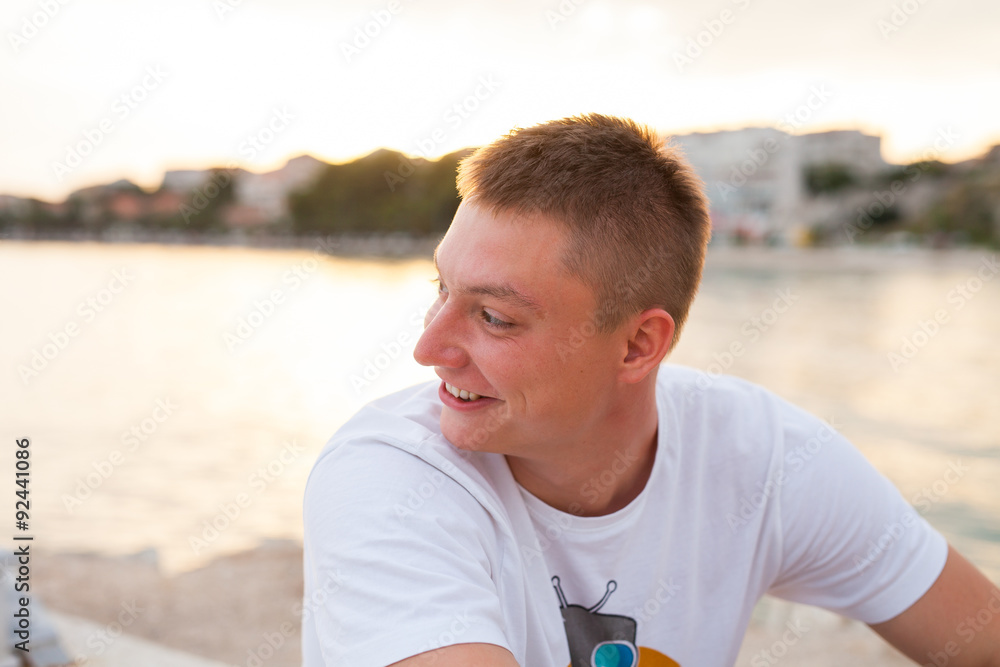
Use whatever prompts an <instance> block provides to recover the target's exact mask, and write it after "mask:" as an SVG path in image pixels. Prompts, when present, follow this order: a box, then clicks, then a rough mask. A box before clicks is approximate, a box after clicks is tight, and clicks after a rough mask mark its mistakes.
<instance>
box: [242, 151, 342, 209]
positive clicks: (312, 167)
mask: <svg viewBox="0 0 1000 667" xmlns="http://www.w3.org/2000/svg"><path fill="white" fill-rule="evenodd" d="M326 166H327V164H326V163H325V162H321V161H320V160H317V159H316V158H314V157H311V156H309V155H300V156H299V157H296V158H292V159H291V160H289V161H288V162H287V163H285V166H284V167H282V168H281V169H278V170H277V171H271V172H268V173H265V174H255V173H253V172H248V171H243V172H241V173H240V174H239V175H238V176H237V177H236V179H235V183H234V195H235V199H236V204H237V205H238V206H239V207H240V208H241V209H243V210H241V211H239V212H235V213H234V214H233V219H234V220H239V222H236V223H235V224H236V225H237V226H240V227H245V226H254V225H257V224H264V223H267V222H274V221H276V220H280V219H282V218H285V217H286V216H288V214H289V209H288V196H289V195H290V194H291V193H292V192H293V191H295V190H298V189H300V188H303V187H305V186H306V185H308V184H309V183H311V182H312V181H313V180H314V179H316V177H317V176H319V173H320V172H321V171H322V170H323V169H324V168H325V167H326ZM254 221H256V222H254Z"/></svg>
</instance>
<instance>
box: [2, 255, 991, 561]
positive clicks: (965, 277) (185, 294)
mask: <svg viewBox="0 0 1000 667" xmlns="http://www.w3.org/2000/svg"><path fill="white" fill-rule="evenodd" d="M991 257H992V255H990V254H989V253H986V252H984V251H983V252H975V251H968V252H962V253H957V254H951V255H947V256H936V255H935V256H929V255H925V254H912V255H899V254H894V253H891V252H889V251H876V252H871V251H869V252H865V253H858V252H854V253H832V254H829V253H828V254H822V255H802V254H796V253H783V254H781V253H779V254H766V253H765V254H761V253H760V252H757V253H749V254H747V253H737V252H734V251H717V252H713V253H712V254H711V255H710V257H709V262H708V268H707V271H706V276H705V280H704V283H703V286H702V290H701V293H700V295H699V297H698V300H697V301H696V305H695V308H694V310H693V312H692V314H691V319H690V322H689V324H688V326H687V327H686V330H685V332H684V335H683V337H682V339H681V343H680V345H679V346H678V348H677V350H676V351H675V352H674V353H673V355H672V357H671V361H674V362H677V363H683V364H687V365H691V366H695V367H697V368H701V369H703V370H710V371H713V372H714V371H725V372H728V373H732V374H735V375H739V376H742V377H745V378H747V379H750V380H752V381H755V382H759V383H761V384H763V385H765V386H767V387H768V388H770V389H772V390H774V391H776V392H778V393H779V394H781V395H783V396H785V397H786V398H788V399H790V400H792V401H794V402H796V403H798V404H800V405H802V406H803V407H804V408H806V409H808V410H810V411H812V412H814V413H816V414H819V415H821V416H823V417H825V418H827V419H828V420H832V421H833V422H834V423H835V424H836V425H837V426H838V427H839V428H840V429H841V431H842V432H844V433H845V434H846V435H847V436H848V437H849V438H851V439H852V441H853V442H854V443H855V444H856V445H857V446H858V447H859V448H860V449H861V450H862V451H863V452H864V454H865V455H866V456H867V457H868V458H869V459H870V460H871V461H872V462H873V463H874V465H875V466H877V467H878V468H879V469H880V470H882V471H883V472H884V473H885V474H886V475H887V476H888V477H889V478H891V479H892V480H893V481H894V482H895V483H896V484H897V486H898V487H899V488H900V490H901V491H902V492H903V494H904V495H905V496H906V497H907V498H909V499H911V500H912V501H913V502H914V503H915V504H917V506H918V508H919V509H920V510H921V512H922V513H923V514H924V516H926V517H927V519H928V520H929V521H930V522H931V523H932V524H934V525H935V526H937V527H938V528H939V529H940V530H941V531H942V532H943V533H944V534H945V535H946V536H947V537H948V538H949V539H950V540H952V542H953V543H954V544H956V546H958V548H959V549H961V550H962V551H963V552H965V553H966V554H967V555H968V556H969V557H970V558H971V559H972V560H973V561H975V562H976V563H977V564H978V565H979V566H980V567H982V568H984V569H985V570H986V571H987V572H988V573H989V574H990V575H991V576H992V577H993V578H994V579H998V578H1000V484H997V481H998V480H1000V346H998V345H997V344H996V340H997V335H998V333H1000V275H998V274H997V273H996V272H995V271H993V270H992V269H991V268H990V267H992V266H993V265H991V264H989V259H990V258H991ZM984 262H986V263H984ZM991 271H993V272H991ZM977 272H978V276H977ZM984 276H985V277H987V278H989V279H987V280H983V277H984ZM432 277H433V269H432V267H431V264H430V262H429V261H425V260H420V261H373V260H360V259H342V258H331V257H327V256H323V255H318V254H316V253H312V252H309V251H265V250H249V249H237V248H199V247H181V246H155V245H101V244H71V243H15V242H0V285H2V288H0V312H2V313H3V316H4V322H3V325H2V328H0V331H2V342H3V344H2V346H0V411H2V412H0V414H2V417H3V419H2V425H3V433H4V437H5V438H7V439H8V440H10V441H11V442H9V443H8V445H7V446H5V447H4V451H6V452H8V454H9V455H10V459H11V461H9V462H8V464H5V468H6V469H8V471H9V472H8V474H9V475H11V477H12V470H13V442H12V441H13V439H14V438H15V437H25V436H27V437H30V438H31V442H32V444H31V452H32V454H31V456H32V458H31V462H32V468H31V471H32V481H31V501H32V509H31V524H32V525H31V532H32V533H33V534H34V535H35V536H36V537H35V539H36V548H37V549H41V550H49V551H96V552H101V553H132V552H136V551H140V550H143V549H147V548H155V549H156V550H157V552H158V553H159V556H160V558H161V562H162V563H163V565H164V566H165V567H166V568H167V569H170V570H178V569H187V568H190V567H194V566H197V565H199V564H201V563H203V562H205V561H206V560H208V559H211V558H212V557H215V556H217V555H219V554H222V553H226V552H232V551H236V550H241V549H245V548H250V547H253V546H255V545H257V544H258V543H260V542H261V541H262V540H265V539H269V538H287V539H293V540H300V539H301V536H302V528H301V518H300V517H301V499H302V490H303V486H304V483H305V479H306V476H307V474H308V472H309V469H310V467H311V465H312V463H313V461H314V459H315V457H316V455H317V453H318V452H319V450H320V449H321V447H322V446H323V444H324V443H325V442H326V440H327V439H328V438H329V437H330V435H332V434H333V432H334V431H335V430H336V428H337V427H338V426H339V425H340V424H341V423H343V421H344V420H345V419H347V418H348V417H349V416H350V415H351V414H352V413H353V412H354V411H355V410H357V409H358V408H359V407H360V406H361V405H363V404H364V403H365V402H367V401H369V400H371V399H373V398H376V397H378V396H381V395H383V394H386V393H388V392H391V391H393V390H395V389H398V388H402V387H405V386H408V385H410V384H413V383H416V382H420V381H423V380H425V379H431V378H432V377H433V374H432V372H431V371H430V369H426V368H422V367H420V366H419V365H417V364H416V363H415V362H414V361H413V359H412V356H411V353H412V349H413V344H414V342H415V341H416V338H417V337H418V335H419V333H420V330H421V322H422V316H423V312H424V311H425V309H426V307H427V306H428V305H429V303H430V302H431V301H432V299H433V291H434V288H433V286H432V285H431V284H430V282H429V280H430V278H432ZM779 310H781V311H783V312H778V311H779ZM936 316H937V317H936ZM935 317H936V319H935ZM734 343H738V344H739V346H737V348H736V349H737V350H739V352H740V353H739V354H738V355H732V356H727V355H726V352H727V351H729V350H732V349H733V345H734ZM890 353H895V354H897V355H898V357H890ZM956 470H957V471H960V474H959V473H958V472H955V471H956ZM949 471H951V472H949ZM8 485H10V482H8ZM8 488H10V489H11V492H10V495H13V487H12V486H8ZM12 500H13V499H12ZM12 506H13V502H11V507H12ZM213 523H214V524H215V526H216V527H222V528H223V529H222V530H217V529H216V528H214V527H212V524H213Z"/></svg>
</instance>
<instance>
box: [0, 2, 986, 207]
mask: <svg viewBox="0 0 1000 667" xmlns="http://www.w3.org/2000/svg"><path fill="white" fill-rule="evenodd" d="M997 25H1000V6H997V5H995V4H993V3H989V2H987V1H986V0H960V1H958V2H956V3H952V4H948V5H944V4H941V3H927V2H921V0H877V1H876V2H864V1H863V0H847V1H846V2H845V3H841V4H840V5H838V6H836V7H834V6H802V5H801V4H799V3H794V2H791V0H772V2H768V3H761V2H759V1H758V0H724V1H722V2H716V3H713V4H711V5H703V6H693V5H687V4H682V3H664V4H656V5H654V4H649V3H644V2H639V1H634V0H633V1H625V2H620V3H617V4H611V3H609V2H605V1H602V0H552V1H550V2H546V3H544V4H538V3H531V2H527V0H514V1H512V2H509V3H506V4H504V5H489V6H468V5H455V4H454V3H448V2H444V0H421V2H419V3H418V2H414V1H413V0H370V1H368V0H365V1H360V2H353V1H352V2H347V3H338V4H337V5H335V6H334V5H329V4H327V3H321V2H319V0H294V1H292V2H285V3H279V2H278V1H277V0H178V2H176V3H172V4H170V5H164V6H148V5H137V4H132V3H127V2H124V1H123V0H92V2H90V3H87V4H77V3H72V2H69V0H15V1H13V2H10V3H7V4H6V5H5V6H4V7H3V9H0V28H2V29H3V32H4V36H5V40H4V41H5V42H6V45H5V46H4V47H0V86H3V87H4V89H5V90H7V91H11V92H10V93H9V94H8V95H9V96H8V98H7V99H8V100H10V101H9V102H8V104H5V105H4V107H3V109H2V110H0V113H2V118H3V120H4V121H5V122H4V123H3V130H2V131H0V154H2V155H3V156H4V160H3V161H2V162H0V192H2V193H4V194H10V195H14V196H23V197H36V198H40V199H45V200H48V201H60V200H62V199H64V198H65V196H66V195H68V194H69V193H70V192H72V191H74V190H77V189H79V188H81V187H87V186H89V185H94V184H101V183H110V182H114V181H116V180H119V179H122V178H125V179H128V180H130V181H132V182H134V183H136V184H138V185H140V186H143V187H147V188H148V187H155V185H156V184H157V183H158V182H159V179H161V178H162V174H163V172H164V171H167V170H172V169H204V168H209V167H212V166H225V165H227V164H229V163H230V162H232V161H235V163H236V165H237V166H239V167H242V168H244V169H247V170H249V171H254V172H261V171H270V170H273V169H275V168H277V167H279V166H280V165H281V164H283V163H284V161H285V160H286V159H287V158H288V157H291V156H296V155H300V154H310V155H313V156H314V157H316V158H317V159H321V160H324V161H326V162H331V163H343V162H349V161H351V160H353V159H357V158H358V157H361V156H364V155H367V154H369V153H371V152H372V151H374V150H377V149H378V148H379V147H384V148H387V149H389V150H397V151H401V152H404V153H406V154H408V155H416V154H418V153H424V154H427V155H431V156H439V155H444V154H447V153H451V152H453V151H455V150H459V149H461V148H463V147H468V146H476V145H482V144H484V143H487V142H489V141H491V140H492V139H494V138H496V137H497V136H499V135H501V134H504V133H506V132H507V131H509V130H510V129H511V128H512V127H514V126H525V125H532V124H535V123H538V122H541V121H545V120H550V119H553V118H561V117H565V116H570V115H575V114H579V113H587V112H599V113H608V114H614V115H622V116H629V117H631V118H634V119H635V120H637V121H639V122H641V123H644V124H647V125H650V126H652V127H654V128H656V129H657V130H658V131H661V132H665V133H670V134H687V133H690V132H695V131H715V130H719V129H735V128H739V127H750V126H772V127H777V126H780V125H781V124H782V123H783V122H785V120H784V119H787V118H788V117H789V116H788V115H789V113H794V112H795V111H796V110H797V109H803V108H804V107H803V105H808V106H806V107H805V113H803V114H800V115H799V117H798V120H796V121H795V122H794V124H793V125H792V126H791V129H793V130H794V133H797V134H798V133H807V132H817V131H826V130H831V129H856V130H860V131H863V132H865V133H868V134H877V135H879V136H881V137H882V138H883V156H884V157H885V159H886V160H887V161H888V162H890V163H896V164H902V163H906V162H911V161H913V160H914V159H917V157H918V156H919V155H921V154H922V153H923V152H924V151H926V150H927V149H929V148H930V147H931V146H932V144H933V142H934V139H935V137H936V136H937V133H938V132H939V131H941V130H943V129H945V128H953V130H954V133H955V134H956V135H957V137H958V139H957V140H956V141H955V142H954V143H953V144H952V145H950V146H949V147H948V148H947V149H946V150H945V151H943V152H941V153H940V155H939V157H940V159H941V160H943V161H946V162H957V161H961V160H965V159H969V158H972V157H976V156H979V155H982V154H983V153H984V152H985V151H986V150H987V148H988V147H990V146H992V145H994V144H998V143H1000V86H998V85H997V81H998V79H1000V77H998V76H997V74H998V69H1000V61H998V57H997V54H996V50H995V48H994V47H993V46H992V39H993V32H994V31H995V27H996V26H997ZM817 90H822V91H824V93H823V94H821V95H820V96H819V97H817V96H816V93H815V91H817ZM810 100H812V101H814V102H816V103H815V104H812V103H811V102H810ZM269 129H270V130H272V131H270V133H269V132H268V130H269ZM254 136H257V137H260V136H265V137H266V138H267V139H268V140H267V141H265V142H258V145H257V146H251V145H249V144H248V143H247V142H248V139H251V138H252V137H254ZM87 144H92V145H91V146H87ZM77 146H83V149H84V150H86V151H87V153H88V154H87V155H86V156H83V157H82V158H81V160H80V163H79V164H78V165H77V166H75V167H72V168H70V169H60V168H59V167H58V166H57V165H58V164H62V163H65V162H68V156H69V155H70V153H72V152H73V151H74V150H75V148H74V147H77ZM421 147H423V148H429V149H430V150H422V148H421ZM80 152H81V153H82V152H83V151H80Z"/></svg>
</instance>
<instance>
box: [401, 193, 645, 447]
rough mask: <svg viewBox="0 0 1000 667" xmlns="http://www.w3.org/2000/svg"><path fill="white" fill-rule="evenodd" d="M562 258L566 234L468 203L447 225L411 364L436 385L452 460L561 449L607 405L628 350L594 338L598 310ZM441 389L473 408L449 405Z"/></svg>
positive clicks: (612, 339)
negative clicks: (459, 394) (430, 372)
mask: <svg viewBox="0 0 1000 667" xmlns="http://www.w3.org/2000/svg"><path fill="white" fill-rule="evenodd" d="M565 247H566V239H565V232H564V230H563V228H562V227H561V226H559V225H558V224H557V223H555V222H552V221H549V220H546V219H532V220H530V221H516V220H514V219H513V217H512V216H511V215H510V214H503V213H501V214H500V215H498V216H497V217H494V216H493V215H492V214H491V213H490V212H488V211H487V210H485V209H481V208H479V207H477V206H476V205H475V204H474V203H469V202H463V203H462V205H461V206H460V207H459V210H458V212H457V213H456V214H455V219H454V220H453V221H452V224H451V227H450V228H449V230H448V233H447V234H446V235H445V237H444V239H443V240H442V241H441V244H440V245H439V246H438V248H437V252H436V255H435V259H436V264H437V267H438V274H439V278H440V281H441V284H440V288H439V294H438V300H437V302H435V304H434V305H433V306H432V307H431V309H430V310H429V311H428V313H427V317H426V319H425V322H424V325H425V330H424V333H423V335H422V336H421V337H420V340H419V341H418V343H417V346H416V349H415V350H414V358H415V359H416V360H417V362H419V363H420V364H422V365H425V366H434V370H435V372H436V373H437V374H438V376H439V377H440V378H441V379H442V380H443V381H444V382H442V383H441V385H440V386H439V392H438V393H439V395H440V397H441V401H442V403H443V404H444V408H443V410H442V413H441V431H442V433H443V434H444V435H445V437H446V438H448V440H450V441H451V442H452V443H453V444H454V445H455V446H457V447H458V448H460V449H469V450H478V451H489V452H498V453H503V454H512V455H515V456H517V455H522V456H523V455H530V453H531V452H532V451H533V450H534V449H536V448H537V447H538V446H546V447H555V448H560V446H565V445H569V444H571V443H572V442H573V441H574V440H576V439H579V438H580V437H581V436H583V435H585V434H586V432H587V431H588V429H589V428H590V425H591V424H593V423H595V421H596V420H599V419H601V418H602V416H603V415H602V412H601V410H602V407H603V406H608V405H612V404H613V401H611V400H609V396H610V394H611V393H612V392H613V391H614V389H615V387H616V375H615V372H616V369H617V367H618V365H619V364H620V362H621V359H622V358H624V356H625V352H626V341H625V340H624V338H623V337H622V336H621V335H619V334H613V335H611V336H602V335H599V334H598V335H593V331H594V329H593V326H592V324H593V322H594V313H595V307H596V299H595V297H594V295H593V293H592V291H591V290H590V288H588V287H587V286H586V285H584V284H583V283H582V282H580V281H579V280H577V279H575V278H572V277H570V276H569V275H567V274H566V273H565V272H564V270H563V269H562V268H561V264H560V257H561V256H562V253H563V250H564V248H565ZM587 334H591V335H590V336H589V337H588V336H587ZM445 382H447V383H448V384H449V385H453V386H454V387H456V388H457V389H458V390H465V391H468V392H471V393H473V394H478V395H480V396H482V398H479V399H478V400H473V401H469V402H466V401H463V400H462V399H461V398H456V397H454V396H452V395H451V393H449V392H448V391H447V389H446V386H445Z"/></svg>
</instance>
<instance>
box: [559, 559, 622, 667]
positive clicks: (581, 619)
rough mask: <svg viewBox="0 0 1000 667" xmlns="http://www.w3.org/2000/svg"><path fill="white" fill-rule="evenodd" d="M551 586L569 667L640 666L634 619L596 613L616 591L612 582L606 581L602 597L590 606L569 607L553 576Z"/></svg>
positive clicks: (615, 583) (613, 581)
mask: <svg viewBox="0 0 1000 667" xmlns="http://www.w3.org/2000/svg"><path fill="white" fill-rule="evenodd" d="M552 587H553V588H555V589H556V595H558V596H559V611H560V612H562V617H563V624H564V625H565V627H566V639H567V641H568V642H569V656H570V665H571V667H636V666H637V665H638V664H639V650H638V648H637V647H636V645H635V632H636V622H635V619H633V618H629V617H628V616H618V615H615V614H599V613H598V611H600V609H601V607H603V606H604V604H605V603H606V602H607V601H608V598H610V597H611V594H612V593H614V592H615V589H617V588H618V583H617V582H616V581H615V580H614V579H612V580H611V581H609V582H608V585H607V588H606V589H605V591H604V597H602V598H601V599H600V601H598V602H597V604H595V605H594V606H592V607H584V606H582V605H578V604H569V603H568V602H567V601H566V596H565V595H564V594H563V591H562V586H561V585H560V583H559V577H552Z"/></svg>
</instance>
